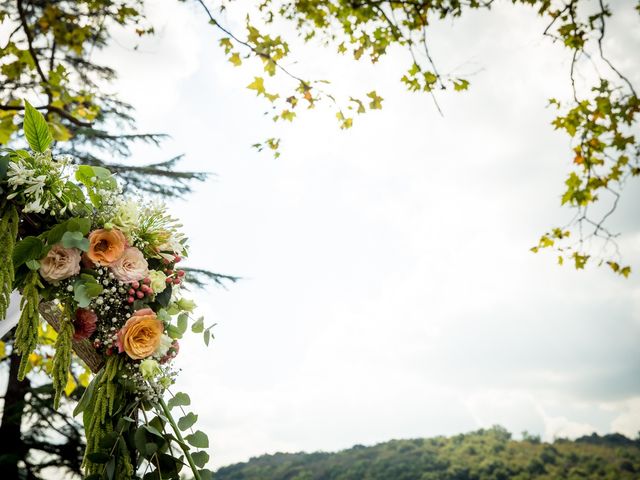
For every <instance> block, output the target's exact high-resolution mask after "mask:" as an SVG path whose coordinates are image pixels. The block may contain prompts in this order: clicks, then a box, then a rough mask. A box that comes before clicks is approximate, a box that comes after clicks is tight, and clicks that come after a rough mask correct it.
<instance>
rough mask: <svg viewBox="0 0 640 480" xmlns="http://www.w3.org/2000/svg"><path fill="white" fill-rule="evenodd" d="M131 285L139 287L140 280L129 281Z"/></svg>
mask: <svg viewBox="0 0 640 480" xmlns="http://www.w3.org/2000/svg"><path fill="white" fill-rule="evenodd" d="M131 286H132V287H133V288H135V289H136V290H137V289H138V288H140V282H137V281H133V282H131Z"/></svg>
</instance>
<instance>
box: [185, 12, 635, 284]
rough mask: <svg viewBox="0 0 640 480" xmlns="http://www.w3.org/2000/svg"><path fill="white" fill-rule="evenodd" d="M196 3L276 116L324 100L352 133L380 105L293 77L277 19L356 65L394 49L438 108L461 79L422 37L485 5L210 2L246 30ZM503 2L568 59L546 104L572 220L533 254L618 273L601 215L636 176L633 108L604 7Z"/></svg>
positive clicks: (460, 87)
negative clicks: (242, 19)
mask: <svg viewBox="0 0 640 480" xmlns="http://www.w3.org/2000/svg"><path fill="white" fill-rule="evenodd" d="M196 3H198V4H200V5H201V6H202V7H203V9H204V11H205V13H206V14H207V16H208V17H209V19H210V23H211V24H212V25H214V26H215V27H216V28H218V29H219V31H220V32H221V35H222V38H221V39H220V41H219V43H220V46H221V47H222V48H223V49H224V52H225V53H226V55H227V58H228V60H229V61H230V62H231V63H232V64H233V65H234V66H236V67H237V66H241V65H244V64H245V63H247V62H248V61H249V60H253V61H254V63H258V64H260V65H261V66H262V68H263V70H264V72H265V75H266V78H265V77H262V76H258V77H254V79H253V81H252V82H251V83H250V84H249V85H248V86H247V88H248V89H250V90H252V91H254V92H255V93H256V95H258V96H259V97H262V98H264V99H265V100H266V101H267V102H268V103H269V105H270V106H271V110H272V111H274V112H276V113H275V114H273V120H274V121H279V120H286V121H292V120H293V119H294V118H296V116H297V113H296V112H298V113H299V110H300V109H301V108H302V106H303V105H306V107H307V108H314V106H315V105H316V104H318V102H321V101H324V102H326V103H329V104H330V105H332V106H333V108H334V109H335V116H336V118H337V120H338V123H339V125H340V128H343V129H346V128H351V126H352V125H353V122H354V118H355V116H357V115H359V114H362V113H365V112H366V111H368V110H376V109H379V108H382V105H383V103H382V97H381V96H380V95H379V94H378V93H377V92H376V91H371V92H368V93H366V95H365V96H364V97H363V96H362V95H352V96H349V97H348V98H345V99H339V98H336V96H334V95H333V94H332V93H331V91H330V86H329V82H328V81H326V80H311V79H304V78H301V77H299V76H297V75H295V74H293V73H292V72H291V71H289V70H288V69H287V68H285V67H284V66H283V65H284V64H285V62H288V61H290V59H291V57H292V55H293V54H292V49H291V48H290V44H291V42H290V39H287V38H286V37H284V36H282V35H280V34H278V35H276V34H274V33H271V32H270V30H272V29H275V28H281V25H282V22H285V23H289V24H291V25H292V26H293V27H294V31H295V32H297V35H298V36H299V38H300V39H301V40H302V41H303V42H316V43H320V44H321V45H322V46H324V47H326V48H333V49H335V51H336V52H337V53H338V54H340V55H349V56H351V57H352V58H353V59H354V60H355V61H364V60H368V61H370V62H372V63H376V62H378V61H379V60H380V59H381V58H383V57H385V56H387V55H390V54H392V55H399V54H400V55H402V53H398V52H404V57H405V58H406V65H407V67H406V68H405V69H404V71H400V72H398V73H397V75H398V78H399V81H400V82H401V83H402V84H404V85H405V86H406V88H407V89H408V90H409V91H410V92H422V93H425V94H427V95H430V96H431V98H432V99H433V101H434V104H435V107H436V108H437V109H438V111H440V107H439V106H438V102H437V94H440V93H441V92H443V91H446V90H448V91H453V92H461V91H465V90H468V89H469V88H470V87H471V83H470V80H469V78H468V77H469V75H465V74H464V72H458V71H451V72H442V71H441V70H440V69H439V68H438V62H437V61H436V60H435V59H436V55H435V54H434V53H433V50H434V48H435V47H437V45H433V42H432V39H431V36H430V32H431V30H432V28H433V25H434V24H436V23H438V22H442V21H454V22H455V21H456V20H457V19H458V18H459V17H461V16H463V15H468V14H469V13H470V12H471V11H473V10H481V9H489V8H490V7H491V5H492V4H493V1H492V0H472V1H462V2H461V1H433V0H427V1H402V2H399V1H395V0H382V1H380V0H360V1H355V2H354V1H351V0H318V1H274V0H261V2H259V5H258V8H257V9H256V8H249V7H246V4H243V3H242V2H238V1H233V0H232V1H229V2H220V7H219V11H218V13H219V14H220V16H222V14H223V13H224V11H225V10H229V9H236V10H237V11H245V12H246V15H247V17H246V18H247V20H246V24H245V32H244V35H240V34H235V33H233V32H231V31H230V30H229V29H228V28H227V27H226V26H224V25H222V23H221V22H220V20H219V19H218V18H216V17H215V16H214V14H213V13H212V12H213V11H214V10H213V9H211V8H208V7H207V6H206V3H205V2H204V1H203V0H198V1H196ZM513 3H514V4H518V5H519V6H520V5H521V6H525V7H530V8H532V9H533V12H532V13H533V14H534V15H538V16H540V17H542V18H543V19H544V20H545V21H546V22H547V26H546V28H545V30H544V32H541V33H542V34H543V35H544V36H546V37H548V38H550V39H551V41H552V42H554V43H556V42H557V43H558V44H561V45H562V46H564V47H565V48H566V49H567V50H568V52H569V54H570V55H571V63H570V65H571V68H570V74H569V78H568V81H569V82H570V85H571V86H572V89H573V96H572V98H570V99H563V100H562V101H561V100H558V99H551V104H552V105H554V106H555V107H557V108H558V109H559V114H558V117H557V118H556V119H555V120H554V121H553V126H554V127H555V128H556V129H560V130H563V131H565V132H566V133H567V134H568V136H569V137H571V140H572V147H571V154H570V155H571V156H570V158H571V160H572V163H571V165H572V167H571V169H570V171H569V173H568V175H567V180H566V185H567V190H566V191H565V192H564V195H563V196H562V204H563V205H566V206H567V207H569V208H572V209H573V210H574V211H575V216H574V217H573V219H572V220H571V221H569V222H568V224H567V225H565V226H562V227H556V228H553V229H551V230H550V231H549V232H547V233H545V234H544V235H543V236H542V237H541V239H540V241H539V242H538V245H536V246H534V247H533V248H532V251H534V252H537V251H539V250H541V249H546V248H551V249H555V250H556V251H557V253H558V261H559V263H560V264H562V263H564V261H565V259H572V260H573V264H574V266H575V267H576V268H578V269H582V268H584V267H585V266H586V265H587V263H589V262H591V261H594V260H595V262H596V263H597V264H598V265H608V266H609V267H610V268H611V270H612V271H613V272H615V273H616V274H619V275H622V276H624V277H627V276H628V275H629V274H630V273H631V267H630V266H629V265H623V264H621V263H620V254H619V252H618V248H617V244H616V242H615V239H616V237H617V235H618V234H617V233H615V232H611V231H610V230H609V229H608V226H607V220H608V219H609V217H610V216H611V214H612V213H613V211H615V209H616V207H617V204H618V199H619V198H620V195H621V192H622V189H623V187H624V185H625V183H626V182H627V180H629V179H630V178H633V177H637V176H638V175H640V139H639V138H638V135H637V129H638V117H639V115H640V101H639V99H638V96H637V94H636V91H635V89H634V86H633V85H632V83H631V82H630V81H629V79H628V78H627V77H626V76H625V75H624V74H623V73H622V72H621V71H620V70H619V69H618V67H617V66H616V65H614V64H613V63H612V62H611V61H610V60H609V59H608V58H607V56H606V55H605V53H604V51H603V43H604V40H605V32H606V25H607V19H608V18H609V17H610V16H611V15H612V10H611V8H610V7H609V6H608V5H607V4H605V3H604V2H603V1H599V2H597V3H596V4H595V5H594V4H593V3H592V2H588V1H586V0H568V1H561V0H513ZM616 8H617V9H618V10H619V14H621V15H637V12H633V11H632V5H630V4H629V5H625V4H619V5H617V6H616ZM243 9H244V10H243ZM625 9H626V10H625ZM392 52H393V53H392ZM275 75H282V76H284V77H285V78H289V79H290V80H291V85H292V86H291V87H287V88H288V90H284V91H274V90H272V87H271V86H270V85H269V82H268V80H267V79H268V77H273V76H275ZM580 77H584V78H587V79H590V78H595V80H594V81H593V83H591V84H589V83H588V84H587V85H585V86H581V85H579V82H578V80H577V79H579V78H580ZM588 81H590V80H588ZM441 113H442V112H441ZM254 146H255V147H256V148H257V149H259V150H263V149H267V150H271V151H274V152H275V155H276V156H278V155H279V147H280V139H279V138H273V137H272V138H269V139H267V140H265V141H263V142H260V143H257V144H255V145H254ZM594 207H597V208H594ZM601 211H604V214H602V213H599V212H601Z"/></svg>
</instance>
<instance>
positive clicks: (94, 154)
mask: <svg viewBox="0 0 640 480" xmlns="http://www.w3.org/2000/svg"><path fill="white" fill-rule="evenodd" d="M143 4H144V2H143V1H142V0H119V1H115V2H114V1H111V0H80V1H74V2H69V1H65V0H47V1H33V0H18V1H15V0H0V23H1V24H2V26H3V28H6V29H7V31H9V32H10V33H9V35H8V38H7V39H6V43H5V44H3V45H0V145H2V144H8V143H9V142H11V141H14V140H15V139H16V138H17V136H18V135H19V133H20V131H19V129H20V122H21V118H20V114H21V112H22V111H24V116H25V118H26V117H29V116H31V115H32V112H33V111H34V110H35V109H37V110H39V111H42V112H44V113H45V116H46V119H47V123H48V124H49V127H50V130H49V129H42V128H40V130H37V131H31V130H25V134H26V137H27V140H29V143H30V145H31V147H32V149H33V150H34V151H37V152H41V151H44V150H46V149H45V148H39V147H38V146H37V145H34V143H33V141H32V139H33V138H34V137H33V135H37V134H38V132H40V133H41V134H44V135H50V136H51V137H52V139H53V140H55V141H56V142H58V145H57V148H58V150H59V151H60V153H63V154H69V155H71V156H72V157H73V158H74V159H75V161H79V162H80V163H84V164H88V165H92V166H110V167H111V168H112V170H113V171H114V172H117V173H121V174H122V177H123V178H124V179H125V180H126V181H127V182H128V184H129V185H130V186H132V187H135V188H137V189H140V190H145V191H150V192H153V193H158V194H171V195H183V194H185V193H188V192H189V191H190V190H191V186H190V185H191V182H192V181H193V180H204V179H205V178H206V174H204V173H202V172H181V171H176V170H175V166H176V163H177V162H178V160H179V159H180V157H175V158H172V159H170V160H167V161H162V162H157V163H153V164H149V165H143V166H134V165H130V164H126V163H122V162H118V161H115V162H114V159H117V158H120V159H122V160H126V159H128V158H129V156H130V155H131V146H132V144H133V143H134V142H145V143H151V144H155V145H159V143H160V141H161V140H162V139H163V138H164V137H165V135H161V134H146V133H137V132H136V131H135V122H134V119H133V116H132V114H133V109H132V107H131V106H130V105H128V104H127V103H125V102H123V101H121V100H119V99H118V98H117V97H116V96H114V95H112V94H111V93H110V92H109V91H108V90H107V89H106V88H105V86H106V85H108V84H109V83H110V82H112V81H113V80H114V79H115V78H116V72H115V70H113V69H112V68H111V67H109V66H105V65H100V64H97V63H96V62H95V60H94V59H93V57H92V52H93V51H94V50H95V49H100V48H103V47H104V46H106V45H107V44H108V42H109V40H110V39H111V34H112V31H113V29H114V28H116V27H122V28H126V29H128V30H129V31H130V32H131V33H132V34H133V35H134V36H135V37H136V38H138V37H140V36H144V35H149V34H152V33H153V28H152V27H151V26H149V25H147V24H146V22H145V19H144V12H143V6H144V5H143ZM4 42H5V40H4V39H3V43H4ZM23 98H29V99H32V101H33V102H34V105H35V107H31V105H29V104H25V105H24V106H23V103H22V99H23ZM49 132H51V133H49ZM114 132H116V133H114ZM41 140H42V141H45V142H46V140H47V139H46V138H42V139H41Z"/></svg>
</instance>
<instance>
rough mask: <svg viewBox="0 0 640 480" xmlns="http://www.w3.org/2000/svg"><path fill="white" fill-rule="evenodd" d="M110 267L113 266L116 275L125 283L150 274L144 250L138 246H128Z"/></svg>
mask: <svg viewBox="0 0 640 480" xmlns="http://www.w3.org/2000/svg"><path fill="white" fill-rule="evenodd" d="M109 268H111V271H112V272H113V276H114V277H116V278H117V279H118V280H120V281H121V282H125V283H131V282H134V281H138V280H142V279H143V278H145V277H146V276H147V275H149V264H148V263H147V261H146V260H145V258H144V255H143V254H142V252H141V251H140V250H138V249H137V248H136V247H127V248H126V249H125V250H124V253H123V254H122V256H121V257H120V258H118V259H117V260H116V261H115V262H113V263H112V264H111V265H110V266H109Z"/></svg>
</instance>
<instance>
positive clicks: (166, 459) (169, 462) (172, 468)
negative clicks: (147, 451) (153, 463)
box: [156, 453, 182, 478]
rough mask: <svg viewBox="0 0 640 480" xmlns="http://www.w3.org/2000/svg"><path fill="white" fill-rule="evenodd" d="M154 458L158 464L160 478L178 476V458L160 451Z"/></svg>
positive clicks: (179, 466)
mask: <svg viewBox="0 0 640 480" xmlns="http://www.w3.org/2000/svg"><path fill="white" fill-rule="evenodd" d="M156 458H157V459H158V463H159V464H160V472H161V476H162V478H178V472H179V471H180V468H181V467H182V465H179V464H178V460H177V459H176V458H174V457H172V456H171V455H168V454H166V453H161V454H160V455H158V456H157V457H156Z"/></svg>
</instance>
